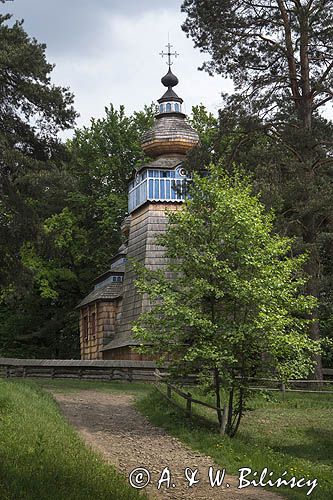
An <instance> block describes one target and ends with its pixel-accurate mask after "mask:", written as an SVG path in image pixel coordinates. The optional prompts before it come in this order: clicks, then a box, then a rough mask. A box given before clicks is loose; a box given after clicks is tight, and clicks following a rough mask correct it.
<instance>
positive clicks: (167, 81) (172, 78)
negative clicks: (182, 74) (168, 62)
mask: <svg viewBox="0 0 333 500" xmlns="http://www.w3.org/2000/svg"><path fill="white" fill-rule="evenodd" d="M178 81H179V80H178V78H177V77H176V75H174V74H173V73H172V71H171V68H169V71H168V72H167V74H166V75H164V76H163V78H161V82H162V83H163V85H164V87H175V86H176V85H178Z"/></svg>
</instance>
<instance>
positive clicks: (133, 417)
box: [53, 391, 281, 500]
mask: <svg viewBox="0 0 333 500" xmlns="http://www.w3.org/2000/svg"><path fill="white" fill-rule="evenodd" d="M53 396H54V397H55V399H56V400H57V401H58V403H59V404H60V407H61V409H62V411H63V413H64V415H65V416H66V417H67V419H68V420H69V421H70V422H71V423H72V424H73V425H74V427H76V429H77V430H78V431H79V433H80V434H81V436H82V437H83V438H84V440H85V441H86V443H88V444H89V445H90V446H91V447H92V448H94V449H95V450H98V451H99V452H101V453H102V454H103V456H104V457H105V458H106V459H107V460H108V461H109V462H111V463H113V464H114V465H115V466H116V467H117V468H118V469H119V471H120V472H122V473H125V475H126V477H127V478H128V477H129V475H130V472H131V471H132V470H133V469H135V468H138V467H144V468H146V469H148V470H149V471H150V472H151V481H150V484H149V485H148V486H147V487H146V488H145V491H146V493H147V494H148V495H149V498H151V499H166V500H168V499H175V500H187V499H196V500H215V499H228V500H235V499H241V500H261V499H262V500H278V499H281V497H280V496H278V495H276V494H274V493H270V492H266V491H264V490H263V489H262V488H244V489H241V490H239V489H237V486H238V479H237V478H235V477H231V476H228V475H226V477H225V479H224V481H223V485H222V487H217V486H215V487H214V488H212V487H211V486H210V484H209V479H208V469H209V467H210V466H213V467H214V471H215V472H216V470H217V469H218V467H217V466H216V465H215V464H214V463H213V460H212V459H211V458H210V457H208V456H204V455H202V454H200V453H199V452H195V451H193V450H191V449H190V448H188V447H187V446H185V445H184V444H183V443H181V442H180V441H179V440H178V439H176V438H173V437H171V436H169V435H168V434H167V433H166V432H165V431H164V430H163V429H160V428H157V427H154V426H153V425H152V424H150V423H149V422H148V420H147V419H146V418H145V417H144V416H143V415H141V414H140V413H139V412H138V411H137V410H136V409H135V407H134V406H133V397H132V396H129V395H123V394H106V393H103V392H95V391H80V392H79V393H72V394H59V393H54V394H53ZM243 466H244V467H245V466H246V464H244V465H243ZM165 467H168V469H169V470H170V473H171V482H170V488H166V487H165V484H166V483H163V485H162V486H161V489H160V490H157V483H158V480H159V479H160V477H161V472H162V470H163V469H164V468H165ZM185 467H190V468H191V469H192V470H194V469H198V475H197V476H196V477H197V479H200V482H199V483H198V484H195V485H194V486H192V487H191V488H189V486H188V482H187V481H186V479H185V477H184V469H185ZM227 483H228V484H229V487H227ZM173 484H174V485H175V486H173Z"/></svg>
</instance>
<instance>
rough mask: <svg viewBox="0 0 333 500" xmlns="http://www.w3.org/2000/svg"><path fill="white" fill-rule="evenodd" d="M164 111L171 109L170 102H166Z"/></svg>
mask: <svg viewBox="0 0 333 500" xmlns="http://www.w3.org/2000/svg"><path fill="white" fill-rule="evenodd" d="M166 111H167V113H169V112H170V111H171V104H170V102H167V105H166Z"/></svg>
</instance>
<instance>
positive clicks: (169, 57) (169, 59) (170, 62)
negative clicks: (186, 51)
mask: <svg viewBox="0 0 333 500" xmlns="http://www.w3.org/2000/svg"><path fill="white" fill-rule="evenodd" d="M171 47H173V45H171V43H170V42H169V43H168V45H166V48H167V49H168V52H163V50H162V52H160V56H162V57H164V56H168V62H167V64H168V65H169V68H170V66H171V65H172V64H173V62H172V61H171V56H175V57H177V56H179V54H178V52H176V51H175V52H171Z"/></svg>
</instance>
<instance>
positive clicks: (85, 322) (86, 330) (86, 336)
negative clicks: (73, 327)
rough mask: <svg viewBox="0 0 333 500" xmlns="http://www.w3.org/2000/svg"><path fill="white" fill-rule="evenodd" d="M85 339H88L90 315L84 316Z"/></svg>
mask: <svg viewBox="0 0 333 500" xmlns="http://www.w3.org/2000/svg"><path fill="white" fill-rule="evenodd" d="M83 340H84V341H85V342H87V340H88V316H84V317H83Z"/></svg>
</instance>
